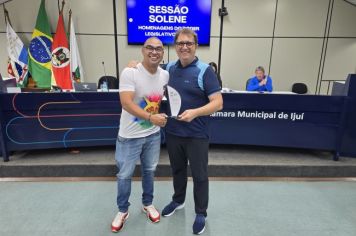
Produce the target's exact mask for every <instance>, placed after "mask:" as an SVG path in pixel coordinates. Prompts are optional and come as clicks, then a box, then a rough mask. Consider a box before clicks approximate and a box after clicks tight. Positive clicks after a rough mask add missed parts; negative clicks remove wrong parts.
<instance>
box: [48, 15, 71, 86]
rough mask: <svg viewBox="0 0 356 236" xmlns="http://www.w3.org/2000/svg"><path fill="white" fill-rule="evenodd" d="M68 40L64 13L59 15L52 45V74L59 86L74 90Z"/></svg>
mask: <svg viewBox="0 0 356 236" xmlns="http://www.w3.org/2000/svg"><path fill="white" fill-rule="evenodd" d="M69 63H70V60H69V49H68V39H67V35H66V32H65V30H64V21H63V14H62V12H61V13H60V14H59V18H58V24H57V31H56V35H55V36H54V39H53V43H52V72H53V76H54V79H55V81H56V84H57V86H59V87H61V88H62V89H72V88H73V86H72V80H71V76H70V64H69Z"/></svg>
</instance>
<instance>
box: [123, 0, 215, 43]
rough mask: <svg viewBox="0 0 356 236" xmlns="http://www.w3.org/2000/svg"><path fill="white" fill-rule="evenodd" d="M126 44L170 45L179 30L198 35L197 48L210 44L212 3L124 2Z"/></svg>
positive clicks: (199, 0)
mask: <svg viewBox="0 0 356 236" xmlns="http://www.w3.org/2000/svg"><path fill="white" fill-rule="evenodd" d="M126 7H127V34H128V44H143V43H144V42H145V40H146V39H147V38H149V37H153V36H155V37H157V38H159V39H160V40H162V42H163V44H168V45H169V44H173V43H174V35H175V32H176V31H177V30H179V29H180V28H183V27H185V28H190V29H192V30H193V31H195V32H196V33H197V35H198V43H199V45H203V46H204V45H205V46H207V45H209V44H210V24H211V0H149V1H148V0H126Z"/></svg>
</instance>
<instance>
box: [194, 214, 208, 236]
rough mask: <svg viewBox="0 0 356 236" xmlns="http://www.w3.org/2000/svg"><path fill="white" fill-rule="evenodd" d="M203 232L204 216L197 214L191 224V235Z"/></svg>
mask: <svg viewBox="0 0 356 236" xmlns="http://www.w3.org/2000/svg"><path fill="white" fill-rule="evenodd" d="M204 230H205V216H204V215H202V214H197V216H196V217H195V221H194V224H193V233H194V234H201V233H203V232H204Z"/></svg>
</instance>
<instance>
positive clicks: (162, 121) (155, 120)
mask: <svg viewBox="0 0 356 236" xmlns="http://www.w3.org/2000/svg"><path fill="white" fill-rule="evenodd" d="M150 122H151V123H152V124H154V125H157V126H159V127H164V126H166V124H167V115H166V114H164V113H160V114H152V115H151V118H150Z"/></svg>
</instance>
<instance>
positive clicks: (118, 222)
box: [111, 212, 129, 233]
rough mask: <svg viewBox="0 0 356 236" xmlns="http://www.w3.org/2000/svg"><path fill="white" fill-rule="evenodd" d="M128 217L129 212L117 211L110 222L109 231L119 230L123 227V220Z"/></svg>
mask: <svg viewBox="0 0 356 236" xmlns="http://www.w3.org/2000/svg"><path fill="white" fill-rule="evenodd" d="M128 217H129V212H126V213H122V212H119V213H117V214H116V216H115V218H114V220H113V221H112V223H111V231H112V232H113V233H117V232H119V231H120V230H122V228H123V227H124V224H125V221H126V220H127V218H128Z"/></svg>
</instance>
